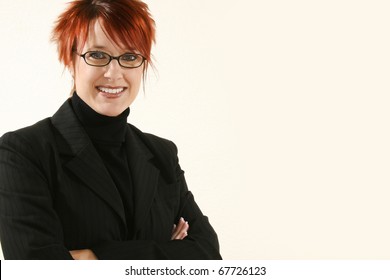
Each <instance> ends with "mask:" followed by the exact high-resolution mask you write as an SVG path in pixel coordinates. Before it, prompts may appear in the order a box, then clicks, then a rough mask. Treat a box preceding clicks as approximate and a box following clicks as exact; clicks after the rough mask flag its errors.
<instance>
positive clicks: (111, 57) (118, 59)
mask: <svg viewBox="0 0 390 280" xmlns="http://www.w3.org/2000/svg"><path fill="white" fill-rule="evenodd" d="M96 52H98V53H103V54H105V55H107V56H108V57H109V58H110V59H109V60H108V62H107V63H106V64H103V65H94V64H90V63H88V62H87V59H86V58H85V56H86V55H87V54H88V53H96ZM74 53H75V54H77V55H78V56H80V57H82V58H83V59H84V61H85V63H86V64H88V65H89V66H93V67H104V66H107V65H108V64H110V62H111V61H112V60H116V61H118V64H119V65H120V66H121V67H123V68H127V69H134V68H138V67H141V65H142V64H144V62H145V60H146V58H145V57H144V56H143V55H141V54H138V53H124V54H121V55H119V56H112V55H110V54H108V53H106V52H102V51H87V52H85V53H84V54H79V53H78V52H76V51H74ZM124 55H135V56H138V57H142V61H141V63H140V65H138V66H134V67H131V66H124V65H122V63H121V62H120V58H121V57H122V56H124Z"/></svg>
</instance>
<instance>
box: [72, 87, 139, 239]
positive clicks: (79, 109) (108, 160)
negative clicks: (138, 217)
mask: <svg viewBox="0 0 390 280" xmlns="http://www.w3.org/2000/svg"><path fill="white" fill-rule="evenodd" d="M71 102H72V107H73V110H74V112H75V114H76V116H77V118H78V119H79V120H80V122H81V124H82V125H83V127H84V128H85V131H86V132H87V134H88V136H89V137H90V139H91V141H92V143H93V144H94V146H95V148H96V150H97V152H98V153H99V155H100V157H101V158H102V160H103V162H104V164H105V166H106V168H107V171H108V172H109V173H110V175H111V178H112V180H113V181H114V183H115V185H116V187H117V189H118V191H119V193H120V195H121V197H122V202H123V206H124V209H125V214H126V221H127V228H128V236H127V237H128V238H129V237H130V236H131V233H132V227H133V211H134V210H133V205H134V202H133V187H132V181H131V175H130V168H129V165H128V159H127V156H126V155H127V153H126V146H125V144H124V143H125V135H126V129H127V116H128V115H129V113H130V109H129V108H127V109H126V110H125V111H123V112H122V113H121V114H120V115H119V116H116V117H109V116H104V115H101V114H99V113H97V112H95V111H94V110H93V109H92V108H91V107H89V105H87V104H86V103H85V102H84V101H83V100H82V99H81V98H80V97H79V96H78V95H77V94H76V92H75V93H73V96H72V97H71Z"/></svg>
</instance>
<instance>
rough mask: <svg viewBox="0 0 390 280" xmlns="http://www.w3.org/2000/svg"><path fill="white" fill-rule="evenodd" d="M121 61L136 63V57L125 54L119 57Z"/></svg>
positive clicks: (131, 54)
mask: <svg viewBox="0 0 390 280" xmlns="http://www.w3.org/2000/svg"><path fill="white" fill-rule="evenodd" d="M121 59H122V60H123V61H128V62H131V61H136V60H137V55H135V54H133V53H125V54H123V55H122V56H121Z"/></svg>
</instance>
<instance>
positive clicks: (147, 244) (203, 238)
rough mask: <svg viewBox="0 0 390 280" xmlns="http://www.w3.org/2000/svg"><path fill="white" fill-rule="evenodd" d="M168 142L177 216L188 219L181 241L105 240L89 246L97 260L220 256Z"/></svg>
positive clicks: (218, 258)
mask: <svg viewBox="0 0 390 280" xmlns="http://www.w3.org/2000/svg"><path fill="white" fill-rule="evenodd" d="M170 143H171V148H172V150H174V159H175V160H174V168H175V173H176V178H177V182H178V186H179V187H180V207H179V211H178V213H177V217H176V219H177V220H178V219H179V218H180V217H183V218H184V219H185V220H186V221H188V223H189V225H190V228H189V231H188V236H187V237H186V238H185V239H183V240H171V241H167V242H164V243H161V242H160V243H159V242H156V241H153V240H134V241H106V242H103V243H101V244H99V245H98V246H96V247H94V248H92V250H93V251H94V253H95V254H96V256H97V257H98V259H140V260H142V259H149V260H152V259H173V260H191V259H194V260H195V259H199V260H201V259H205V260H206V259H210V260H211V259H215V260H220V259H221V255H220V253H219V243H218V238H217V234H216V233H215V231H214V229H213V228H212V226H211V225H210V223H209V220H208V218H207V217H206V216H204V215H203V213H202V211H201V210H200V209H199V207H198V205H197V204H196V202H195V200H194V196H193V195H192V193H191V192H190V191H189V190H188V187H187V184H186V181H185V178H184V171H182V170H181V168H180V165H179V162H178V157H177V148H176V146H175V145H174V144H173V143H172V142H170Z"/></svg>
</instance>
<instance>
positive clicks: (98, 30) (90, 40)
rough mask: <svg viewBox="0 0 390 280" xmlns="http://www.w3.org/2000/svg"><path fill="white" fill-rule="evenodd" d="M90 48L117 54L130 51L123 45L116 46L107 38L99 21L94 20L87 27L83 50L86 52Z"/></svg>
mask: <svg viewBox="0 0 390 280" xmlns="http://www.w3.org/2000/svg"><path fill="white" fill-rule="evenodd" d="M117 41H118V40H117ZM90 48H98V49H104V50H107V51H110V52H116V53H118V54H119V53H123V52H126V51H129V50H131V49H132V48H129V47H128V46H126V45H124V44H117V43H116V42H115V41H114V40H113V39H112V38H111V37H109V35H108V33H107V32H106V31H105V30H104V28H103V26H102V24H101V22H100V21H99V20H96V21H95V22H93V23H91V24H90V26H89V30H88V34H87V38H86V41H85V44H84V46H83V50H84V51H86V50H89V49H90Z"/></svg>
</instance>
